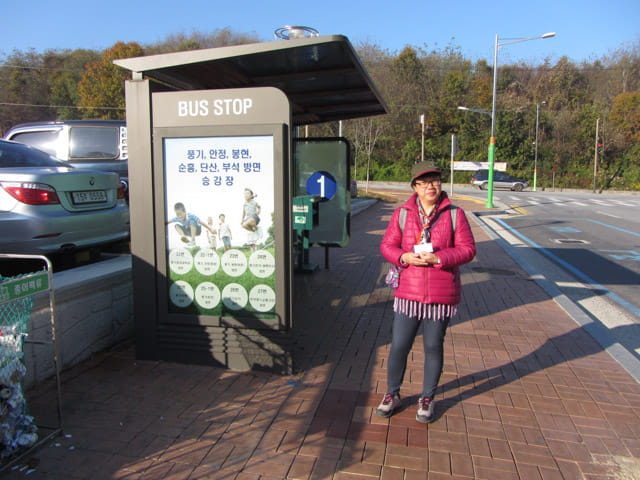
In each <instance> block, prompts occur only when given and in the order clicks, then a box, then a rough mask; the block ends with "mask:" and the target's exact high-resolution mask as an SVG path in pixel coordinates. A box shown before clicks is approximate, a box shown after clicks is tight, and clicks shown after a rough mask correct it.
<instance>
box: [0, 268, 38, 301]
mask: <svg viewBox="0 0 640 480" xmlns="http://www.w3.org/2000/svg"><path fill="white" fill-rule="evenodd" d="M48 289H49V275H48V273H47V272H38V273H33V274H30V275H24V276H22V277H18V278H12V279H11V280H7V281H4V282H2V283H0V303H5V302H12V301H14V300H18V299H20V298H25V297H29V296H31V295H34V294H36V293H38V292H43V291H45V290H48Z"/></svg>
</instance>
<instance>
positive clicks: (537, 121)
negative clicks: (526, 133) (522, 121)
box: [533, 101, 547, 192]
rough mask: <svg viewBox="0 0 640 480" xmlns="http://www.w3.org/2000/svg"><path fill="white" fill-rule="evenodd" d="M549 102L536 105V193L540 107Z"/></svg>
mask: <svg viewBox="0 0 640 480" xmlns="http://www.w3.org/2000/svg"><path fill="white" fill-rule="evenodd" d="M546 103H547V102H546V101H542V102H538V103H536V154H535V157H534V160H533V191H534V192H535V191H536V182H537V179H538V126H539V125H540V105H545V104H546Z"/></svg>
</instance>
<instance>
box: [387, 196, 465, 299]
mask: <svg viewBox="0 0 640 480" xmlns="http://www.w3.org/2000/svg"><path fill="white" fill-rule="evenodd" d="M442 195H443V199H442V201H441V202H440V207H439V210H438V211H439V213H438V214H437V216H436V220H434V222H435V223H434V224H433V227H432V228H431V243H432V244H433V248H434V253H435V254H436V255H438V258H439V259H440V264H439V265H433V266H429V267H416V266H414V265H409V266H407V267H404V268H403V269H402V272H401V273H400V284H399V286H398V288H397V289H396V291H395V296H396V297H397V298H403V299H405V300H412V301H417V302H421V303H440V304H444V305H457V304H459V303H460V293H461V292H460V291H461V286H460V272H459V269H458V267H459V266H460V265H463V264H465V263H468V262H470V261H471V260H473V257H474V256H475V254H476V246H475V241H474V239H473V233H471V227H470V226H469V222H468V221H467V217H466V216H465V214H464V211H463V210H462V209H461V208H458V213H457V219H456V231H455V239H454V238H453V230H452V228H451V214H450V212H449V209H450V207H451V201H450V200H449V198H448V197H447V194H446V193H444V192H443V194H442ZM416 197H417V194H415V193H414V194H413V195H412V196H411V198H410V199H409V200H407V202H406V203H405V204H404V205H403V206H402V207H399V208H397V209H396V210H395V211H394V212H393V215H392V216H391V220H390V221H389V226H388V227H387V230H386V232H385V234H384V237H383V238H382V243H381V245H380V251H381V252H382V255H383V256H384V258H386V259H387V260H388V261H389V262H391V263H392V264H393V265H398V266H402V265H400V256H401V255H402V254H403V253H404V252H410V251H413V245H414V244H415V242H416V238H418V235H419V234H420V230H421V223H420V214H419V210H418V205H417V204H416ZM401 208H405V209H407V210H408V211H407V220H406V223H405V227H404V235H403V233H402V231H401V230H400V224H399V215H400V209H401Z"/></svg>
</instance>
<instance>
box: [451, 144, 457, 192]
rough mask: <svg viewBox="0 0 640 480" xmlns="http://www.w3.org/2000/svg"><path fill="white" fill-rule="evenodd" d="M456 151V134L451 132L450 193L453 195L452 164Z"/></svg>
mask: <svg viewBox="0 0 640 480" xmlns="http://www.w3.org/2000/svg"><path fill="white" fill-rule="evenodd" d="M456 153H458V147H457V142H456V134H455V133H452V134H451V195H453V164H454V162H455V159H456Z"/></svg>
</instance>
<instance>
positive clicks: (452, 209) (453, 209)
mask: <svg viewBox="0 0 640 480" xmlns="http://www.w3.org/2000/svg"><path fill="white" fill-rule="evenodd" d="M449 211H450V212H451V231H452V232H453V234H454V235H455V233H456V220H458V207H456V206H455V205H451V207H450V208H449Z"/></svg>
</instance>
